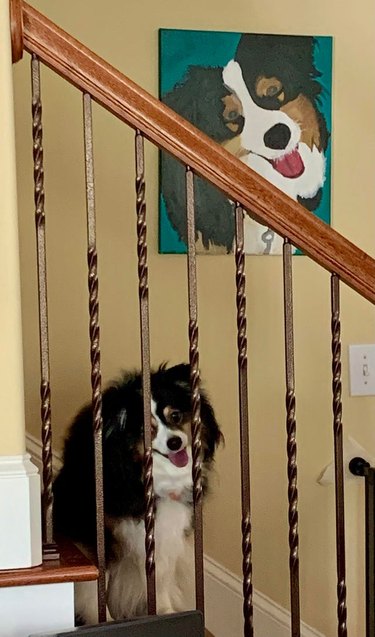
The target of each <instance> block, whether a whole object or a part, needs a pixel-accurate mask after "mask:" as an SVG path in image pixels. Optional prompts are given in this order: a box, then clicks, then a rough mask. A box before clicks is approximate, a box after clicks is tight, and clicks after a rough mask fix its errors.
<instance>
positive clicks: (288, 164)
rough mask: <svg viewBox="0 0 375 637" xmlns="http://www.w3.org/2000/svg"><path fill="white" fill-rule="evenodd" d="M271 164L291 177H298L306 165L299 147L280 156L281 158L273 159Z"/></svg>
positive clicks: (279, 171) (284, 174) (284, 175)
mask: <svg viewBox="0 0 375 637" xmlns="http://www.w3.org/2000/svg"><path fill="white" fill-rule="evenodd" d="M271 164H272V166H273V167H274V169H275V170H277V172H278V173H280V174H281V175H283V177H288V178H289V179H296V178H297V177H300V176H301V175H302V173H303V172H304V171H305V166H304V165H303V161H302V158H301V155H300V154H299V152H298V150H297V149H295V150H293V151H292V152H291V153H289V154H288V155H284V157H280V159H273V160H272V161H271Z"/></svg>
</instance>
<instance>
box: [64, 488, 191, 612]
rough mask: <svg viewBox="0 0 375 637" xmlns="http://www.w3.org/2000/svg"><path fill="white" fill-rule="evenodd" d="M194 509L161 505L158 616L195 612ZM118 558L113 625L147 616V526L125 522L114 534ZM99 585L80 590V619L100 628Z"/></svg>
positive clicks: (110, 580)
mask: <svg viewBox="0 0 375 637" xmlns="http://www.w3.org/2000/svg"><path fill="white" fill-rule="evenodd" d="M191 516H192V509H191V506H189V505H186V504H185V503H184V502H182V501H177V500H173V499H170V498H163V499H160V500H158V503H157V509H156V516H155V566H156V592H157V612H158V614H164V613H175V612H180V611H182V610H188V609H189V608H190V609H191V608H193V606H194V556H193V548H192V542H191V537H189V532H190V530H191V524H192V520H191ZM113 535H114V539H115V543H116V544H115V557H114V559H112V561H111V562H110V563H109V565H108V569H107V605H108V610H109V617H108V619H111V618H112V619H124V618H126V617H133V616H137V615H145V614H147V601H146V600H147V598H146V574H145V562H146V554H145V527H144V522H143V520H141V521H137V520H134V519H131V518H127V519H123V520H121V521H120V522H118V524H117V525H116V527H115V528H114V530H113ZM93 584H94V583H91V582H90V584H89V585H87V584H80V585H78V586H77V587H76V600H75V601H76V613H77V614H78V615H80V616H81V618H82V619H84V620H85V621H86V623H88V624H90V623H96V621H97V619H96V618H97V602H96V592H95V587H94V586H93Z"/></svg>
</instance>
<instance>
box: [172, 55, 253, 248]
mask: <svg viewBox="0 0 375 637" xmlns="http://www.w3.org/2000/svg"><path fill="white" fill-rule="evenodd" d="M222 72H223V69H222V67H202V66H192V67H190V68H189V69H188V72H187V75H186V77H185V79H184V80H183V82H182V83H181V84H178V85H176V86H175V88H174V89H173V90H172V91H170V92H169V93H167V94H166V95H165V96H164V97H163V102H164V103H165V104H167V105H168V106H169V107H170V108H172V109H173V110H174V111H176V113H178V114H179V115H182V117H185V119H187V120H188V121H189V122H191V123H192V124H194V126H197V128H199V129H200V130H201V131H202V132H204V133H206V134H207V135H209V136H210V137H211V138H212V139H213V140H214V141H216V142H218V143H222V142H224V141H226V140H229V139H232V138H233V137H235V136H236V135H239V134H240V133H241V131H242V128H243V117H242V114H241V109H240V107H238V104H237V105H234V106H233V107H232V106H231V101H232V100H231V93H230V91H228V89H227V88H226V87H225V86H224V84H223V78H222ZM160 172H161V188H162V195H163V198H164V202H165V206H166V211H167V214H168V217H169V220H170V222H171V225H172V227H173V228H174V229H175V230H176V232H177V234H178V236H179V238H180V239H181V240H182V241H184V242H185V243H187V227H186V192H185V168H184V166H182V165H181V164H180V163H179V162H177V161H176V160H174V159H173V158H172V157H171V156H170V155H168V154H167V153H165V152H162V153H161V170H160ZM194 183H195V229H196V237H195V238H196V240H197V239H198V237H199V235H200V237H201V240H202V244H203V246H204V248H206V249H207V250H208V249H209V247H210V245H213V246H219V247H224V248H225V250H226V251H227V252H230V251H231V249H232V244H233V238H234V215H233V209H232V206H231V204H230V203H229V201H228V199H227V198H226V197H225V196H224V195H223V194H222V193H221V192H219V191H218V190H217V189H216V188H215V187H214V186H212V185H211V184H209V183H208V182H207V181H205V180H204V179H201V178H200V177H196V178H195V180H194Z"/></svg>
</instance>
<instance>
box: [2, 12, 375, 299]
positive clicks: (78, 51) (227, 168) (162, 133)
mask: <svg viewBox="0 0 375 637" xmlns="http://www.w3.org/2000/svg"><path fill="white" fill-rule="evenodd" d="M11 8H12V20H11V24H12V42H13V47H14V50H13V58H14V59H19V58H20V57H21V56H22V46H23V47H24V49H25V50H26V51H28V52H29V53H35V54H36V55H37V56H38V57H39V58H40V60H41V61H42V62H43V63H44V64H46V65H47V66H48V67H50V68H51V69H53V70H54V71H55V72H56V73H58V74H59V75H61V76H62V77H63V78H65V79H66V80H67V81H69V82H70V83H72V84H73V85H75V86H76V87H77V88H79V89H80V90H82V91H85V92H88V93H89V94H90V95H91V96H92V97H93V99H94V100H95V101H96V102H98V103H99V104H101V105H102V106H103V107H104V108H106V109H107V110H108V111H110V112H111V113H113V114H114V115H115V116H116V117H118V118H119V119H121V120H122V121H124V122H126V123H127V124H128V125H130V126H131V127H133V128H136V129H138V130H140V131H141V132H142V133H143V135H144V136H145V137H146V138H148V139H149V140H151V141H152V142H153V143H155V144H156V145H157V146H158V147H159V148H161V149H163V150H166V151H169V152H170V153H171V154H172V155H173V156H175V157H176V158H177V159H179V160H181V161H182V162H183V163H184V164H186V165H188V166H190V167H191V168H192V170H193V171H194V172H196V173H197V174H199V175H201V176H202V177H205V178H206V179H208V181H210V182H211V183H212V184H214V185H216V186H217V187H218V188H219V189H220V190H221V191H222V192H224V193H225V194H226V195H227V196H228V197H229V198H230V199H232V200H233V201H237V202H239V204H241V206H243V208H244V209H245V210H247V211H248V213H250V214H251V216H252V217H253V218H255V219H256V220H257V221H260V222H261V223H263V224H264V225H266V226H268V227H270V228H272V230H274V231H275V232H277V233H278V234H280V235H281V236H283V237H287V238H288V239H289V240H290V242H291V243H292V244H293V245H295V246H296V247H298V248H300V249H301V250H302V251H303V252H304V253H305V254H306V255H308V256H309V257H311V258H312V259H313V260H314V261H316V262H317V263H318V264H319V265H321V266H322V267H323V268H325V269H327V270H329V271H330V272H333V273H336V274H337V275H338V276H339V277H340V279H341V280H342V281H344V282H345V283H346V284H347V285H349V286H350V287H352V288H353V289H354V290H356V291H357V292H358V293H359V294H361V295H362V296H364V297H365V298H367V299H368V300H369V301H371V302H372V303H375V260H374V259H373V258H371V257H370V256H369V255H368V254H366V253H365V252H363V251H362V250H360V249H359V248H358V247H357V246H355V245H354V244H353V243H351V242H350V241H348V240H347V239H345V238H344V237H343V236H342V235H340V234H339V233H338V232H336V231H335V230H333V229H332V228H330V227H329V226H328V225H327V224H325V223H324V222H322V221H321V220H320V219H318V218H317V217H316V216H314V215H313V214H312V213H310V212H308V211H307V210H305V208H303V207H302V206H301V205H300V204H298V203H297V202H295V201H293V200H292V199H290V198H289V197H287V195H285V194H284V193H282V192H281V191H280V190H278V189H277V188H276V187H275V186H273V185H272V184H270V183H269V182H267V181H266V180H265V179H264V178H263V177H261V176H260V175H258V174H257V173H255V172H254V171H253V170H251V169H250V168H248V167H247V166H245V165H244V164H243V163H242V162H241V161H240V160H238V159H237V158H235V157H234V156H233V155H231V154H230V153H229V152H228V151H226V150H225V149H224V148H222V147H221V146H219V145H218V144H216V143H215V142H213V141H212V140H211V139H210V138H209V137H207V136H206V135H204V134H203V133H201V132H200V131H198V129H196V128H195V127H194V126H192V125H191V124H190V123H189V122H187V121H186V120H184V119H183V118H182V117H180V116H179V115H177V114H176V113H174V112H173V111H172V110H170V109H169V108H168V107H167V106H165V105H164V104H162V103H161V102H160V101H159V100H157V99H155V98H154V97H152V96H151V95H150V94H149V93H147V92H146V91H144V90H143V89H141V88H140V87H139V86H137V85H136V84H135V83H134V82H132V81H131V80H129V79H128V78H127V77H126V76H125V75H123V74H122V73H120V72H119V71H117V70H116V69H115V68H113V67H112V66H111V65H110V64H108V63H107V62H105V61H104V60H103V59H102V58H100V57H99V56H97V55H96V54H95V53H93V52H92V51H90V50H89V49H88V48H86V47H85V46H84V45H83V44H81V43H80V42H78V41H77V40H75V39H74V38H73V37H71V36H70V35H69V34H67V33H66V32H65V31H63V30H62V29H60V28H59V27H58V26H56V25H55V24H54V23H53V22H51V21H50V20H48V19H47V18H46V17H45V16H43V15H42V14H40V13H39V12H38V11H36V10H35V9H33V8H32V7H31V6H29V5H28V4H27V3H26V2H23V1H22V0H11Z"/></svg>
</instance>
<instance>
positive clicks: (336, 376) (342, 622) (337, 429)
mask: <svg viewBox="0 0 375 637" xmlns="http://www.w3.org/2000/svg"><path fill="white" fill-rule="evenodd" d="M331 333H332V393H333V401H332V407H333V435H334V446H335V503H336V563H337V619H338V632H337V634H338V637H346V636H347V624H346V616H347V611H346V583H345V506H344V458H343V430H342V402H341V342H340V334H341V325H340V280H339V278H338V276H337V275H336V274H332V276H331Z"/></svg>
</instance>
